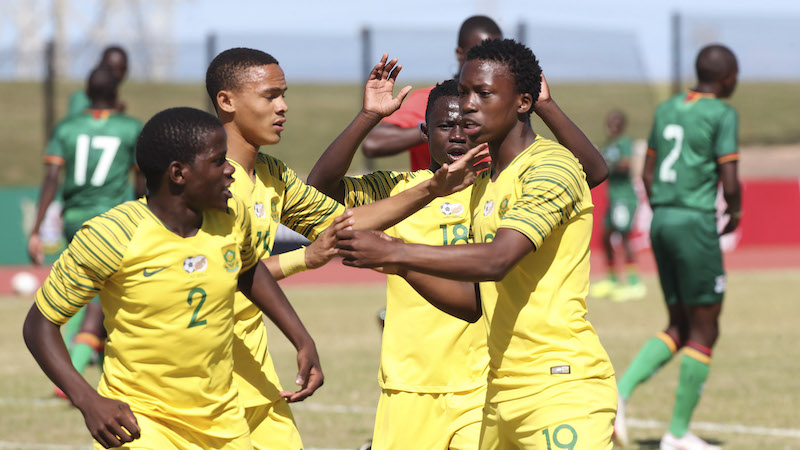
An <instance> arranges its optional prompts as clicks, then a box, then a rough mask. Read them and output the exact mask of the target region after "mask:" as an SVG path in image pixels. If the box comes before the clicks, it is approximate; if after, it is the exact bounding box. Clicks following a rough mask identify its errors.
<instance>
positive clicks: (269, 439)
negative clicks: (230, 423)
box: [244, 398, 303, 450]
mask: <svg viewBox="0 0 800 450" xmlns="http://www.w3.org/2000/svg"><path fill="white" fill-rule="evenodd" d="M244 417H245V419H247V425H248V426H249V427H250V438H251V439H252V441H253V448H254V449H256V450H268V449H281V450H283V449H285V450H302V448H303V441H302V440H300V433H299V432H298V431H297V425H295V423H294V416H293V415H292V411H291V410H290V409H289V404H288V403H287V402H286V400H285V399H283V398H280V399H279V400H276V401H274V402H273V403H270V404H267V405H260V406H253V407H251V408H245V409H244Z"/></svg>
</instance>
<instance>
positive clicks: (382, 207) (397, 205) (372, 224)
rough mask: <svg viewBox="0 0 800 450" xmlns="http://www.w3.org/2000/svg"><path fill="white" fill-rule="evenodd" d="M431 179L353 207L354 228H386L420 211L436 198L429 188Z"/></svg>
mask: <svg viewBox="0 0 800 450" xmlns="http://www.w3.org/2000/svg"><path fill="white" fill-rule="evenodd" d="M429 181H430V180H429ZM429 181H426V182H423V183H420V184H418V185H417V186H414V187H413V188H411V189H406V190H405V191H402V192H400V193H398V194H397V195H393V196H391V197H387V198H385V199H382V200H380V201H377V202H372V203H368V204H366V205H361V206H359V207H357V208H353V209H352V210H351V211H353V220H355V224H354V225H353V229H356V230H385V229H387V228H389V227H391V226H393V225H395V224H397V223H398V222H400V221H402V220H403V219H405V218H406V217H408V216H410V215H411V214H414V213H415V212H417V211H419V210H420V209H421V208H422V207H423V206H425V205H427V204H428V203H430V202H431V201H432V200H433V199H434V198H436V195H434V194H433V193H432V192H431V191H430V189H429V185H430V182H429Z"/></svg>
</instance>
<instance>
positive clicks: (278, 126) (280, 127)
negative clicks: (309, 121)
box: [272, 119, 286, 131]
mask: <svg viewBox="0 0 800 450" xmlns="http://www.w3.org/2000/svg"><path fill="white" fill-rule="evenodd" d="M284 122H286V119H282V120H278V121H277V122H275V123H273V124H272V126H273V127H274V128H275V129H276V130H277V131H283V128H284V126H283V124H284Z"/></svg>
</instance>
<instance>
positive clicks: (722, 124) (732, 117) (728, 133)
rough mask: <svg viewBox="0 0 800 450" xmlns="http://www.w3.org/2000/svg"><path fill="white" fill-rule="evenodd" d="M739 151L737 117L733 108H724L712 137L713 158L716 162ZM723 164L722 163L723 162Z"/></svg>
mask: <svg viewBox="0 0 800 450" xmlns="http://www.w3.org/2000/svg"><path fill="white" fill-rule="evenodd" d="M738 151H739V116H738V114H737V113H736V110H735V109H733V108H730V107H728V108H726V110H725V112H724V113H723V114H722V117H721V118H720V121H719V125H718V126H717V130H716V135H715V136H714V156H716V157H717V160H718V161H719V160H723V159H727V158H725V157H726V156H729V155H733V154H737V153H738ZM723 162H724V161H723Z"/></svg>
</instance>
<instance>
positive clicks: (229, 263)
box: [222, 244, 241, 272]
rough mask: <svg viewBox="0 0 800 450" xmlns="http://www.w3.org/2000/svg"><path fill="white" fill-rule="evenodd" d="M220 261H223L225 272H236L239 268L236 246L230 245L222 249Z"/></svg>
mask: <svg viewBox="0 0 800 450" xmlns="http://www.w3.org/2000/svg"><path fill="white" fill-rule="evenodd" d="M222 259H223V260H225V270H227V271H228V272H236V270H238V269H239V266H241V262H240V261H239V253H238V252H237V251H236V244H231V245H228V246H225V247H223V248H222Z"/></svg>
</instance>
